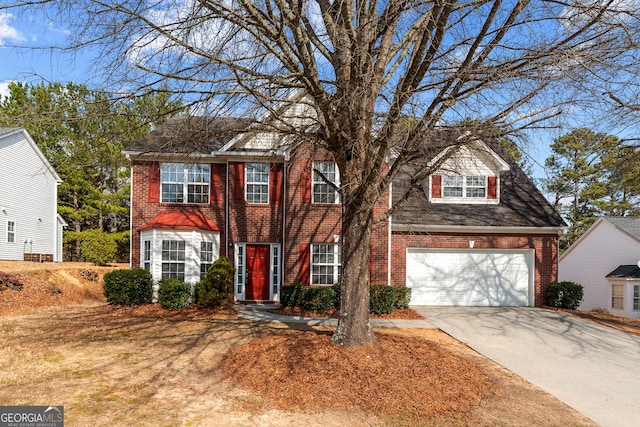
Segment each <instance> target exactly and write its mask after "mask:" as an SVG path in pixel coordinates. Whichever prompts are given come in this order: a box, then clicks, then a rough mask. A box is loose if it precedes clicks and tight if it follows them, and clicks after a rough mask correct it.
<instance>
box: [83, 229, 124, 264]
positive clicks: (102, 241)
mask: <svg viewBox="0 0 640 427" xmlns="http://www.w3.org/2000/svg"><path fill="white" fill-rule="evenodd" d="M80 250H81V251H82V259H84V260H85V261H88V262H92V263H94V264H95V265H105V264H106V263H108V262H109V261H112V260H113V257H114V256H115V255H116V252H117V250H118V245H117V243H116V241H115V240H114V239H113V237H112V236H111V235H109V234H107V233H105V232H103V231H101V230H91V231H89V232H87V233H86V234H85V238H84V239H83V240H82V243H81V244H80Z"/></svg>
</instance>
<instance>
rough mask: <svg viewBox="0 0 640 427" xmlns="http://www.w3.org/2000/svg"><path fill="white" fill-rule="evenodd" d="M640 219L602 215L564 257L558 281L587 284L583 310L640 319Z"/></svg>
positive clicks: (559, 267) (560, 264)
mask: <svg viewBox="0 0 640 427" xmlns="http://www.w3.org/2000/svg"><path fill="white" fill-rule="evenodd" d="M638 261H640V218H634V217H602V218H599V219H598V220H597V221H596V222H595V223H594V224H593V225H592V226H591V227H590V228H589V229H588V230H587V231H586V232H585V233H584V234H583V235H582V236H580V238H579V239H578V240H576V242H575V243H574V244H573V245H571V246H570V247H569V248H568V249H567V250H566V251H565V252H564V253H563V254H562V255H561V256H560V261H559V263H558V280H560V281H563V280H569V281H572V282H577V283H580V284H581V285H582V286H584V301H583V302H582V304H581V305H580V307H579V309H580V310H593V309H605V310H607V311H609V312H611V314H614V315H617V316H624V317H635V318H640V281H639V280H638V278H636V277H634V275H635V273H634V271H632V270H634V269H633V268H632V267H634V266H636V268H637V264H638Z"/></svg>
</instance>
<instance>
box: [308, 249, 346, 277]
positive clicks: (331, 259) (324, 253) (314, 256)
mask: <svg viewBox="0 0 640 427" xmlns="http://www.w3.org/2000/svg"><path fill="white" fill-rule="evenodd" d="M341 252H342V251H341V247H340V245H339V244H332V243H321V244H313V245H311V284H312V285H333V284H334V283H338V282H339V281H340V275H341V273H342V271H341V270H342V260H341V258H342V254H341Z"/></svg>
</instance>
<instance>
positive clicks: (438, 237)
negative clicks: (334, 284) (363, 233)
mask: <svg viewBox="0 0 640 427" xmlns="http://www.w3.org/2000/svg"><path fill="white" fill-rule="evenodd" d="M328 159H329V157H328V156H327V155H326V153H322V152H320V151H313V152H311V151H303V150H300V149H299V150H297V151H296V153H295V155H294V156H293V157H292V159H291V161H288V162H285V161H284V160H283V159H282V158H280V159H277V158H274V159H271V161H270V182H269V185H270V187H269V190H270V196H269V203H268V204H248V203H247V202H245V200H244V182H243V180H244V177H243V174H244V170H243V165H244V164H245V163H244V162H241V161H237V159H234V161H232V160H228V161H226V162H225V163H215V160H214V161H212V163H211V164H212V167H211V186H210V187H211V188H210V192H211V194H210V203H208V204H205V205H201V204H168V203H160V201H159V187H160V176H159V171H160V166H159V165H160V160H161V159H157V160H155V161H142V160H136V159H134V160H133V161H132V195H131V229H132V233H131V260H132V265H133V266H134V267H137V266H139V265H140V244H141V243H140V234H139V232H138V231H137V230H138V228H139V227H141V226H143V225H144V224H146V223H148V222H149V221H151V220H152V219H153V218H154V217H155V216H156V215H157V214H158V213H160V212H163V211H164V212H166V211H179V210H182V211H185V210H186V211H191V212H200V213H202V214H203V215H204V216H205V217H206V218H207V219H208V220H209V221H211V222H212V223H214V224H216V225H217V227H218V229H219V232H220V255H222V256H227V257H229V258H230V259H232V260H233V258H234V245H235V244H238V243H261V244H279V245H280V247H281V248H282V251H281V252H282V255H281V261H280V262H281V275H280V278H281V283H280V284H279V285H286V284H291V283H309V279H308V277H309V276H308V274H309V273H308V253H307V254H305V251H306V250H308V247H309V244H312V243H334V242H339V241H340V234H341V206H340V205H339V204H315V203H311V201H310V192H311V176H312V170H311V165H312V160H315V161H319V160H328ZM167 161H170V162H175V161H176V160H174V159H170V160H167ZM254 161H256V162H261V163H265V162H269V160H263V159H259V160H254ZM388 197H389V195H388V194H384V195H383V196H382V197H381V199H380V202H379V204H378V206H377V207H376V209H375V214H376V216H377V217H379V216H381V215H382V214H383V213H384V212H385V211H386V209H387V208H388V203H389V202H388ZM390 236H391V233H390V231H389V224H388V222H386V221H382V222H379V223H378V224H377V225H376V227H375V229H374V230H373V235H372V243H371V262H370V275H371V283H374V284H379V283H380V284H386V283H388V282H389V278H390V284H392V285H405V277H406V252H407V248H469V241H470V240H473V241H474V242H475V244H474V247H475V248H479V249H480V248H503V249H533V250H534V251H535V273H534V282H535V304H536V305H537V306H540V305H542V304H544V303H546V297H545V292H546V289H547V286H548V285H549V283H551V282H553V281H555V280H557V258H558V245H557V242H558V236H557V235H556V234H456V233H404V232H394V233H393V236H392V238H391V240H392V242H391V245H390V244H389V238H390ZM389 258H390V259H391V261H390V262H389ZM301 260H302V262H301ZM389 266H390V272H391V273H390V274H389Z"/></svg>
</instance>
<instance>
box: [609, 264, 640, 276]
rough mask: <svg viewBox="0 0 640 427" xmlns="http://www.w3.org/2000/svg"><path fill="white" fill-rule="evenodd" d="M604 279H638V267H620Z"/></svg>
mask: <svg viewBox="0 0 640 427" xmlns="http://www.w3.org/2000/svg"><path fill="white" fill-rule="evenodd" d="M605 277H607V278H609V279H640V266H638V265H620V266H618V268H616V269H615V270H613V271H612V272H611V273H609V274H607V275H606V276H605Z"/></svg>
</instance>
